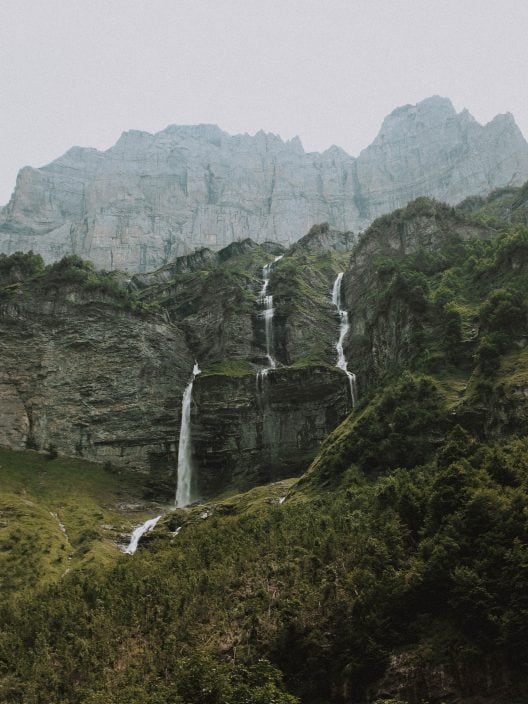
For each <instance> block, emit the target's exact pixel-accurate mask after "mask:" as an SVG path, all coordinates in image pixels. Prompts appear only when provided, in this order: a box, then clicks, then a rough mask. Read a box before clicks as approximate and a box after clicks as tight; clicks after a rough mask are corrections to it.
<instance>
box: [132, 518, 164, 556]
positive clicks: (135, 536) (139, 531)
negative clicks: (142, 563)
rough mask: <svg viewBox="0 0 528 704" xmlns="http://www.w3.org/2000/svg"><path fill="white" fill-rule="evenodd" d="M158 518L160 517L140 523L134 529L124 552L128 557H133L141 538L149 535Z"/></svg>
mask: <svg viewBox="0 0 528 704" xmlns="http://www.w3.org/2000/svg"><path fill="white" fill-rule="evenodd" d="M160 518H161V516H156V518H150V519H149V520H148V521H145V523H142V524H141V525H140V526H138V527H137V528H134V532H133V533H132V536H131V538H130V542H129V544H128V546H127V548H126V550H125V552H126V553H127V554H128V555H133V554H134V553H135V552H136V550H137V546H138V543H139V541H140V539H141V537H142V536H143V535H145V533H149V532H150V531H151V530H153V529H154V526H155V525H156V523H157V522H158V521H159V519H160Z"/></svg>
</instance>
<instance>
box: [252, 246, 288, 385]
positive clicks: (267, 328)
mask: <svg viewBox="0 0 528 704" xmlns="http://www.w3.org/2000/svg"><path fill="white" fill-rule="evenodd" d="M283 256H284V255H283V254H281V255H280V256H279V257H275V259H274V260H273V261H272V262H270V263H269V264H266V266H265V267H263V269H262V288H261V289H260V293H259V295H258V297H257V303H258V304H259V305H261V306H263V307H264V310H263V311H262V313H261V315H262V317H263V318H264V333H265V335H266V357H267V360H268V366H267V368H265V369H262V370H261V371H260V372H258V375H257V378H259V377H264V376H266V374H267V373H268V371H269V370H270V369H275V367H276V366H277V363H276V362H275V359H274V358H273V355H272V352H273V314H274V313H275V309H274V308H273V296H270V295H269V294H268V286H269V282H270V277H271V269H272V267H273V265H274V264H275V262H278V261H279V259H282V257H283Z"/></svg>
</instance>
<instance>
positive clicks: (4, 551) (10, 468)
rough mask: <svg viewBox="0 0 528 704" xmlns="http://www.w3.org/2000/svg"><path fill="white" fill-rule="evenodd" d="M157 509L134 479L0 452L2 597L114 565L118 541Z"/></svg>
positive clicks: (92, 466) (63, 461)
mask: <svg viewBox="0 0 528 704" xmlns="http://www.w3.org/2000/svg"><path fill="white" fill-rule="evenodd" d="M154 511H155V508H154V507H153V506H147V505H146V504H145V502H144V501H143V500H142V498H141V477H140V476H138V475H137V474H131V473H129V472H128V473H127V472H119V473H110V472H108V471H106V470H104V469H103V468H102V467H101V466H99V465H96V464H92V463H90V462H84V461H80V460H74V459H66V458H57V459H54V460H49V459H47V458H46V456H44V455H42V454H39V453H37V452H32V451H26V452H15V451H12V450H7V449H2V448H0V592H1V593H2V594H4V595H7V594H9V593H11V592H13V591H18V590H21V589H28V588H33V587H39V586H42V585H43V584H46V583H48V582H52V581H54V580H56V579H58V578H60V577H61V576H64V575H65V574H66V573H67V572H68V571H70V570H75V569H78V568H87V567H90V566H94V565H108V564H110V563H111V562H113V561H114V560H115V559H116V558H117V557H118V556H119V554H120V551H119V547H118V543H122V542H123V541H126V539H127V536H128V535H129V533H130V532H131V530H132V528H133V527H134V526H136V525H138V524H139V523H142V522H143V521H144V520H146V518H149V517H151V516H152V514H153V512H154Z"/></svg>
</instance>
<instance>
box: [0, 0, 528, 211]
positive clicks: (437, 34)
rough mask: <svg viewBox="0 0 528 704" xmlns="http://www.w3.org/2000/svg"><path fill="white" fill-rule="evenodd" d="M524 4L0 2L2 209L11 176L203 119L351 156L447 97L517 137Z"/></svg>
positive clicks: (523, 118)
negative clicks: (499, 118) (393, 114)
mask: <svg viewBox="0 0 528 704" xmlns="http://www.w3.org/2000/svg"><path fill="white" fill-rule="evenodd" d="M527 35H528V3H527V2H526V0H42V1H41V0H0V115H1V133H0V157H1V158H0V203H5V202H7V200H8V199H9V196H10V194H11V191H12V189H13V187H14V184H15V178H16V173H17V171H18V169H19V168H20V167H22V166H24V165H26V164H31V165H33V166H42V165H43V164H45V163H47V162H49V161H51V160H52V159H54V158H56V157H57V156H60V155H61V154H62V153H63V152H65V151H66V150H67V149H68V148H69V147H71V146H73V145H81V146H92V147H97V148H99V149H106V148H108V147H109V146H111V145H112V144H113V143H114V142H115V141H116V139H117V138H118V137H119V135H120V133H121V132H122V131H124V130H126V129H132V128H133V129H143V130H148V131H150V132H153V131H158V130H160V129H163V128H164V127H165V126H166V125H168V124H171V123H177V124H192V123H197V122H212V123H216V124H218V125H219V126H220V127H222V129H224V130H226V131H228V132H231V133H237V132H249V133H254V132H256V131H258V130H259V129H261V128H262V129H264V130H266V131H269V132H275V133H278V134H280V135H281V136H282V137H283V138H284V139H289V138H291V137H293V136H295V135H296V134H298V135H299V136H300V138H301V140H302V142H303V145H304V147H305V149H307V150H322V149H325V148H327V147H328V146H330V145H331V144H338V145H339V146H342V147H343V148H344V149H346V150H347V151H348V152H349V153H350V154H352V155H357V154H358V153H359V151H360V150H361V149H363V148H364V147H365V146H367V145H368V144H369V143H370V142H371V141H372V139H373V138H374V137H375V135H376V133H377V131H378V129H379V127H380V124H381V121H382V119H383V117H384V116H385V115H386V114H387V113H389V112H390V111H391V110H392V109H394V108H395V107H397V106H399V105H404V104H406V103H415V102H417V101H419V100H422V99H423V98H425V97H428V96H430V95H434V94H438V95H444V96H447V97H450V98H451V100H452V101H453V103H454V105H455V107H456V109H457V110H461V109H462V108H464V107H467V108H468V109H469V110H470V112H471V113H472V114H473V115H474V116H475V117H476V118H477V119H478V120H479V121H481V122H487V121H488V120H490V119H491V118H492V117H493V116H494V115H495V114H497V113H499V112H507V111H509V112H512V113H513V114H514V115H515V118H516V120H517V123H518V124H519V126H520V127H521V129H522V130H523V132H524V134H525V135H528V80H527V75H528V41H527V39H526V37H527Z"/></svg>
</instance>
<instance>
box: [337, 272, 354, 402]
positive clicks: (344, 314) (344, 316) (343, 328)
mask: <svg viewBox="0 0 528 704" xmlns="http://www.w3.org/2000/svg"><path fill="white" fill-rule="evenodd" d="M342 281H343V272H341V273H339V274H338V275H337V279H336V280H335V281H334V288H333V289H332V303H333V304H334V305H335V307H336V308H337V312H338V314H339V321H340V324H339V339H338V341H337V342H336V350H337V364H336V367H339V369H342V370H343V371H344V372H345V374H346V375H347V377H348V385H349V387H350V398H351V400H352V408H353V407H354V406H355V405H356V399H357V387H356V375H355V374H353V373H352V372H349V371H348V363H347V360H346V357H345V353H344V351H343V342H344V341H345V337H346V336H347V335H348V331H349V328H350V325H349V322H348V311H346V310H343V308H341V305H342V300H341V283H342Z"/></svg>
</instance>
